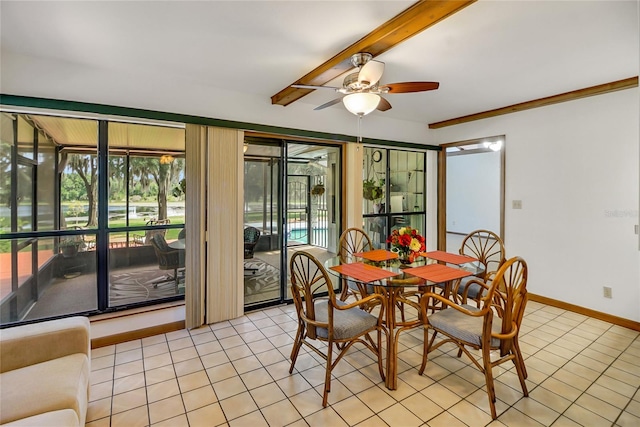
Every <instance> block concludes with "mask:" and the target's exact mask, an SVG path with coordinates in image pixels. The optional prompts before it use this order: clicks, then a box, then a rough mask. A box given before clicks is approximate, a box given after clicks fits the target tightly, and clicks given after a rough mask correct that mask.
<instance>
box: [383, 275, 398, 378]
mask: <svg viewBox="0 0 640 427" xmlns="http://www.w3.org/2000/svg"><path fill="white" fill-rule="evenodd" d="M401 291H402V289H401V288H387V289H386V293H387V320H386V322H385V323H386V327H387V332H388V337H389V342H388V343H387V378H386V380H385V385H386V386H387V388H388V389H389V390H395V389H397V388H398V336H397V335H396V333H395V329H396V301H397V298H398V295H399V294H400V292H401Z"/></svg>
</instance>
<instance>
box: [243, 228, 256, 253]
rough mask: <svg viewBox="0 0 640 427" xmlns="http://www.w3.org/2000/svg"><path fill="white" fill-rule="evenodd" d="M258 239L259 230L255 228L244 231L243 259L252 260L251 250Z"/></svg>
mask: <svg viewBox="0 0 640 427" xmlns="http://www.w3.org/2000/svg"><path fill="white" fill-rule="evenodd" d="M259 239H260V230H258V229H257V228H255V227H247V228H245V229H244V259H251V258H253V250H254V249H255V247H256V245H257V244H258V240H259Z"/></svg>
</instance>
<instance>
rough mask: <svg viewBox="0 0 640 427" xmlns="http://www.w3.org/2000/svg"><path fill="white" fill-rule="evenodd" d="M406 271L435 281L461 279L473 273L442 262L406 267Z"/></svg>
mask: <svg viewBox="0 0 640 427" xmlns="http://www.w3.org/2000/svg"><path fill="white" fill-rule="evenodd" d="M404 272H405V273H407V274H410V275H412V276H417V277H421V278H423V279H425V280H428V281H430V282H435V283H443V282H448V281H449V280H455V279H461V278H463V277H467V276H471V275H472V273H471V272H469V271H465V270H460V269H458V268H452V267H447V266H446V265H442V264H429V265H423V266H422V267H414V268H406V269H404Z"/></svg>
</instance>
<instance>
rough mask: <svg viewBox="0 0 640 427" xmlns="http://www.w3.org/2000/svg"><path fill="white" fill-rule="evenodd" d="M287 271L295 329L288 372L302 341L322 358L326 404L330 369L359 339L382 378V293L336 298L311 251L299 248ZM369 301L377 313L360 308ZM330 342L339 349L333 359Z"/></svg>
mask: <svg viewBox="0 0 640 427" xmlns="http://www.w3.org/2000/svg"><path fill="white" fill-rule="evenodd" d="M290 273H291V294H292V296H293V301H294V303H295V307H296V312H297V315H298V331H297V333H296V338H295V341H294V343H293V348H292V350H291V366H290V368H289V373H290V374H291V373H292V372H293V368H294V366H295V364H296V359H297V358H298V354H299V352H300V348H301V347H302V345H303V344H304V345H306V346H307V347H309V348H310V349H311V350H313V351H314V352H315V353H316V354H318V355H319V356H320V357H322V358H323V359H324V360H325V361H326V368H325V379H324V391H323V394H322V406H324V407H326V406H327V398H328V393H329V391H331V372H332V371H333V369H334V368H335V367H336V365H337V364H338V362H340V359H342V356H344V354H345V353H346V352H347V350H349V348H351V346H352V345H353V344H355V343H361V344H364V345H365V346H366V347H367V348H368V349H369V350H371V352H372V353H373V354H374V355H375V357H376V360H377V361H378V370H379V372H380V377H381V378H382V380H383V381H384V378H385V377H384V370H383V368H382V352H383V346H382V342H381V341H382V333H383V332H384V333H385V337H386V330H385V329H384V326H383V319H384V315H385V311H384V307H385V299H384V296H382V295H380V294H372V295H369V296H367V297H366V298H363V299H361V300H358V301H356V302H353V303H351V304H346V303H344V302H342V301H339V300H336V295H335V293H334V291H333V283H332V282H331V279H330V278H329V276H328V273H327V271H326V270H325V269H324V268H323V267H322V265H321V264H320V262H319V261H318V260H317V259H316V258H314V257H313V255H311V254H309V253H307V252H303V251H299V252H296V253H294V254H293V256H292V257H291V262H290ZM373 303H377V304H379V305H380V307H381V308H380V312H379V313H378V315H377V316H374V315H373V314H371V313H368V312H367V311H364V310H361V309H360V307H362V306H365V305H367V304H373ZM372 332H376V333H377V339H376V341H374V340H373V339H372V338H371V336H370V335H369V334H370V333H372ZM316 341H321V342H324V343H326V346H324V345H322V346H316V345H314V344H315V342H316ZM334 344H335V348H336V350H337V351H339V353H338V356H337V357H336V358H335V360H334V358H333V351H334ZM321 348H322V350H321ZM323 350H325V351H326V353H324V352H323ZM303 374H304V373H303Z"/></svg>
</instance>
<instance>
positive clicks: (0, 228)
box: [0, 113, 14, 233]
mask: <svg viewBox="0 0 640 427" xmlns="http://www.w3.org/2000/svg"><path fill="white" fill-rule="evenodd" d="M0 120H1V121H0V232H2V233H9V232H11V206H12V203H13V202H12V201H13V197H12V196H11V149H12V147H13V139H14V133H13V123H14V120H13V118H12V116H11V115H9V114H6V113H2V115H1V116H0Z"/></svg>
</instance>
